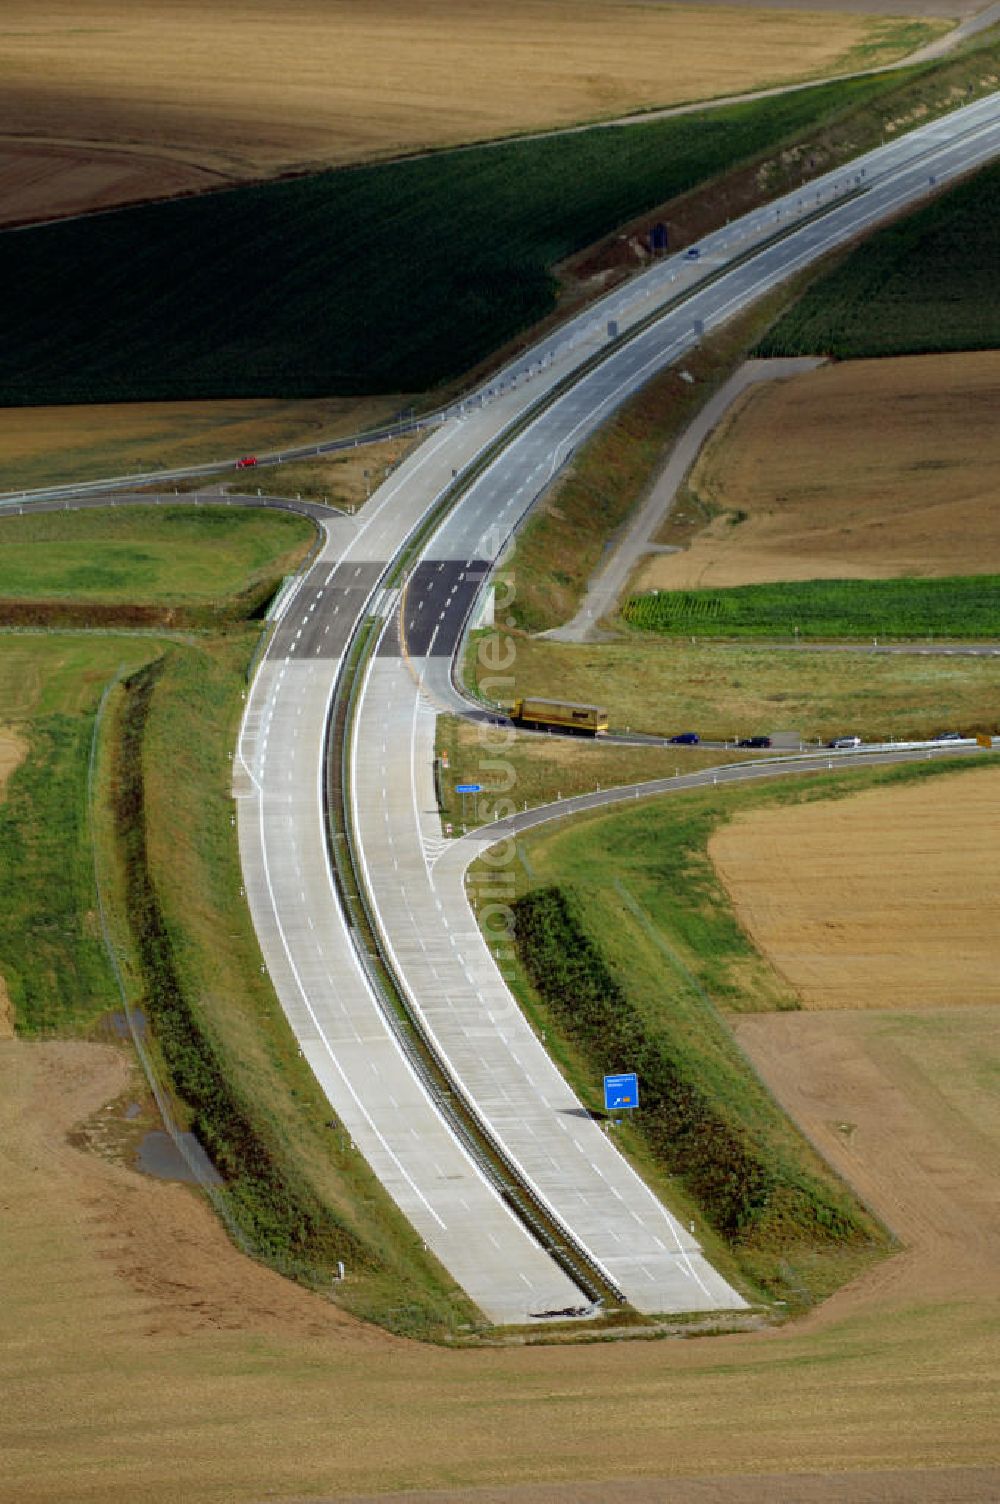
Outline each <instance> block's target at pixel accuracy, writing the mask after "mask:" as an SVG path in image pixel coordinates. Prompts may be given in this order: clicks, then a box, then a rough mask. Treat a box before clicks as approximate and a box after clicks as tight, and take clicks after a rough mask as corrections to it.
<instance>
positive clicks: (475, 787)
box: [455, 783, 483, 794]
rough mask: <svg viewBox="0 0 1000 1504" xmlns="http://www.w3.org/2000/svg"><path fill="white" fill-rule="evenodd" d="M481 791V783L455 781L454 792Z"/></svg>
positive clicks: (468, 792) (473, 792)
mask: <svg viewBox="0 0 1000 1504" xmlns="http://www.w3.org/2000/svg"><path fill="white" fill-rule="evenodd" d="M482 792H483V786H482V784H481V783H456V785H455V793H456V794H481V793H482Z"/></svg>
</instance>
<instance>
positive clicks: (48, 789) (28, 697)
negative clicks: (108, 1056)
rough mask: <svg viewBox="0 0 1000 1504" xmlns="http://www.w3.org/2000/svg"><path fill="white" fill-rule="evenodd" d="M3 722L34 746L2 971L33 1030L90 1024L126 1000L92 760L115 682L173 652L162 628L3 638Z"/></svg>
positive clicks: (15, 831)
mask: <svg viewBox="0 0 1000 1504" xmlns="http://www.w3.org/2000/svg"><path fill="white" fill-rule="evenodd" d="M0 644H2V645H0V722H3V723H4V724H5V725H8V726H9V725H14V726H16V727H17V728H18V729H19V730H20V731H21V732H22V733H23V734H24V735H25V737H26V740H27V742H28V756H27V758H26V760H25V762H24V764H23V765H22V767H20V768H19V769H18V770H17V771H16V772H15V773H14V775H13V777H12V778H11V780H10V783H9V785H8V787H7V791H6V797H5V798H4V799H3V801H2V802H0V974H2V976H3V977H4V980H5V981H6V984H7V990H8V992H9V993H10V997H11V1001H12V1003H13V1005H14V1012H15V1016H16V1019H17V1028H18V1032H19V1033H21V1034H25V1035H32V1036H34V1035H39V1034H47V1033H51V1032H54V1031H58V1032H63V1033H66V1032H70V1033H72V1032H76V1031H78V1030H81V1029H86V1028H87V1027H88V1026H89V1025H90V1024H92V1023H93V1021H94V1019H95V1018H97V1017H98V1016H99V1015H101V1014H102V1013H105V1012H106V1011H107V1010H108V1009H110V1008H115V1007H117V1005H118V993H117V991H116V989H115V980H114V976H113V974H112V971H111V968H110V966H109V965H108V960H107V957H106V956H105V954H104V950H103V947H102V944H101V936H100V931H99V930H98V928H97V926H96V924H95V922H94V863H93V855H92V851H91V844H90V832H89V827H88V820H87V763H88V759H89V756H90V744H91V737H92V735H93V728H94V717H95V715H96V713H97V706H98V703H99V701H100V698H101V694H102V692H103V690H104V686H105V684H106V683H107V682H108V681H109V680H111V679H113V678H115V676H116V675H117V674H118V673H120V672H129V671H133V670H135V669H137V668H139V667H140V666H141V665H142V664H143V663H145V662H148V661H149V659H150V658H153V657H156V656H157V655H158V654H159V653H160V652H162V650H163V644H162V643H161V642H158V641H157V640H156V639H155V638H154V639H150V638H144V639H139V638H135V637H114V636H106V637H104V636H102V637H97V638H88V639H82V638H80V637H74V636H71V635H68V634H62V633H52V634H48V635H45V636H27V635H26V636H17V637H11V636H5V637H3V638H2V639H0Z"/></svg>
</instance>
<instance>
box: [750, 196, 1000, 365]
mask: <svg viewBox="0 0 1000 1504" xmlns="http://www.w3.org/2000/svg"><path fill="white" fill-rule="evenodd" d="M997 346H1000V167H991V168H988V169H987V170H985V171H983V172H980V173H978V174H977V176H976V177H974V178H972V179H970V180H969V182H967V183H963V184H961V185H960V186H959V187H958V188H954V189H952V190H951V192H950V193H947V194H945V195H944V196H943V197H942V198H940V199H938V200H937V201H936V202H935V203H933V204H930V205H929V206H928V207H927V208H926V209H923V210H921V211H920V212H919V213H916V214H911V215H909V216H908V217H907V218H906V219H904V220H901V221H900V222H899V223H898V224H894V225H890V226H889V228H888V229H885V230H881V231H880V232H879V233H878V234H876V235H873V236H872V237H871V239H870V240H867V241H865V243H864V244H863V245H860V246H858V248H857V250H855V251H853V252H852V254H851V255H850V256H848V258H847V260H846V261H844V262H842V263H841V265H840V266H838V267H837V268H836V270H835V271H833V272H831V273H830V275H829V276H827V277H824V278H822V280H820V281H818V282H814V283H813V285H812V286H811V287H810V288H809V289H808V291H807V292H806V293H805V294H804V295H803V296H802V298H800V299H799V301H798V303H796V304H795V306H794V307H793V308H791V309H790V310H789V312H788V313H786V314H785V316H784V318H782V319H780V320H779V322H778V323H777V324H776V325H775V326H774V328H773V329H772V330H771V331H770V333H769V334H768V335H767V336H766V338H765V339H763V340H762V341H761V343H760V345H759V346H758V347H757V350H756V351H755V354H757V355H813V354H816V355H835V356H837V357H839V358H840V359H842V360H847V359H858V358H861V357H864V356H875V355H911V354H913V355H917V354H930V353H932V352H934V351H940V350H992V349H995V348H996V347H997Z"/></svg>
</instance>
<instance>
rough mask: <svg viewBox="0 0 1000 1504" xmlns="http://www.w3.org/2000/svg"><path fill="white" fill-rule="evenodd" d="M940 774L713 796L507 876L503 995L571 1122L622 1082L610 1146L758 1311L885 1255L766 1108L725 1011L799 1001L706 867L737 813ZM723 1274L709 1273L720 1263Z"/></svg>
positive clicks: (839, 1191) (566, 847)
mask: <svg viewBox="0 0 1000 1504" xmlns="http://www.w3.org/2000/svg"><path fill="white" fill-rule="evenodd" d="M947 771H951V772H953V771H954V770H953V769H951V770H948V769H933V768H932V769H929V770H928V769H924V768H923V767H921V768H918V769H902V770H899V771H897V772H893V773H890V774H885V773H879V772H876V771H872V772H868V773H859V774H857V775H854V774H852V775H850V776H849V777H837V776H830V775H823V776H821V777H810V778H809V780H808V781H806V780H804V779H803V780H795V781H792V780H789V781H788V782H787V783H785V784H782V785H779V786H771V787H770V788H768V789H766V790H765V789H760V788H752V789H725V790H719V789H713V790H711V791H710V792H706V793H698V794H686V795H683V796H677V797H674V798H670V799H663V800H659V801H652V802H646V803H644V804H643V805H642V806H640V807H639V808H638V809H636V810H629V811H626V812H622V811H617V812H615V813H614V814H611V815H608V814H603V815H601V814H597V815H591V816H586V817H583V818H581V819H578V820H576V821H574V822H573V823H572V825H570V826H560V827H556V828H555V829H554V830H552V831H540V832H536V833H534V834H529V835H528V836H527V838H525V839H524V840H523V841H522V842H520V843H519V853H520V855H521V862H520V864H519V866H518V868H517V869H516V872H517V882H518V896H517V900H516V903H515V912H516V915H517V931H516V934H517V947H518V955H519V962H518V968H517V975H516V977H515V980H514V986H515V991H516V992H517V994H518V996H519V998H520V999H521V1001H522V1003H523V1004H524V1006H525V1008H526V1009H527V1011H528V1013H529V1016H530V1017H531V1018H532V1020H533V1022H534V1024H535V1026H536V1028H539V1029H541V1030H544V1032H545V1035H546V1040H547V1043H548V1045H549V1048H550V1049H551V1050H552V1052H553V1054H554V1055H555V1056H556V1058H557V1059H558V1060H559V1062H560V1065H561V1067H562V1069H563V1070H564V1071H565V1072H566V1073H567V1075H568V1076H569V1077H570V1079H571V1080H572V1081H573V1083H574V1085H575V1087H576V1088H577V1090H578V1091H579V1092H580V1094H581V1097H582V1100H583V1101H584V1103H585V1105H587V1106H588V1107H590V1108H591V1110H592V1111H595V1112H598V1113H600V1110H601V1077H602V1075H603V1074H604V1073H605V1072H606V1071H618V1070H624V1069H633V1068H637V1069H638V1072H639V1076H640V1099H641V1102H642V1106H641V1109H640V1111H639V1112H638V1113H636V1114H635V1115H634V1117H630V1118H629V1121H628V1122H627V1123H625V1124H623V1125H622V1127H621V1128H620V1129H618V1130H617V1136H618V1141H619V1143H620V1145H621V1147H622V1148H623V1150H625V1152H627V1153H629V1154H630V1156H634V1157H635V1161H636V1164H637V1167H638V1168H639V1169H640V1170H641V1172H642V1173H643V1174H645V1175H647V1176H648V1177H649V1178H650V1180H651V1182H652V1183H653V1184H654V1185H656V1187H657V1189H658V1190H659V1191H660V1193H661V1194H663V1195H664V1196H665V1198H666V1200H667V1201H668V1202H669V1203H670V1204H671V1206H672V1207H673V1208H674V1210H675V1211H677V1212H678V1214H679V1215H682V1216H685V1217H687V1216H688V1215H689V1214H694V1215H695V1216H696V1217H697V1218H698V1220H699V1222H700V1224H701V1227H700V1230H702V1231H703V1230H705V1229H706V1228H707V1230H708V1236H707V1239H706V1249H707V1251H708V1252H709V1254H710V1256H713V1255H716V1256H717V1255H718V1253H719V1250H720V1249H722V1250H724V1251H727V1252H728V1257H729V1258H730V1259H732V1260H734V1261H735V1265H736V1267H737V1268H738V1269H739V1270H741V1271H742V1273H743V1275H744V1277H745V1278H748V1279H749V1280H751V1281H752V1282H753V1284H754V1285H756V1286H757V1287H758V1288H759V1289H762V1290H764V1291H765V1292H766V1293H767V1294H768V1296H769V1297H770V1298H772V1299H781V1300H785V1301H787V1302H788V1305H789V1308H790V1309H802V1308H804V1307H806V1306H808V1305H810V1304H812V1303H813V1302H814V1301H816V1300H819V1299H822V1298H823V1297H824V1296H826V1295H828V1294H829V1293H830V1292H831V1291H832V1290H833V1289H835V1288H837V1287H838V1286H839V1285H840V1284H842V1283H844V1282H845V1281H847V1280H849V1279H851V1278H853V1277H854V1276H855V1275H856V1274H857V1273H858V1272H860V1270H861V1269H862V1268H863V1267H864V1266H865V1265H867V1264H868V1263H870V1262H871V1261H872V1260H873V1259H877V1258H879V1257H881V1256H883V1255H884V1254H885V1252H886V1251H887V1250H888V1248H889V1247H890V1241H889V1239H888V1238H887V1237H886V1235H885V1233H884V1231H883V1230H882V1229H880V1228H879V1227H878V1226H877V1225H876V1224H875V1223H874V1222H873V1220H872V1219H871V1218H870V1217H869V1215H868V1214H867V1213H866V1211H865V1210H864V1208H863V1207H861V1206H860V1205H859V1203H858V1202H857V1200H856V1199H855V1197H854V1196H853V1194H852V1193H851V1192H850V1191H849V1190H848V1189H847V1188H846V1187H845V1186H844V1185H843V1184H842V1183H841V1182H839V1181H838V1180H837V1179H836V1178H835V1177H834V1176H833V1175H832V1174H831V1173H830V1172H829V1170H828V1169H827V1167H826V1166H825V1165H824V1163H823V1162H822V1161H821V1160H820V1159H819V1157H818V1156H817V1155H816V1154H815V1152H814V1151H813V1150H812V1149H811V1147H810V1146H809V1145H808V1144H807V1143H806V1142H805V1140H804V1139H803V1138H802V1137H801V1136H800V1135H799V1134H798V1132H797V1131H796V1130H795V1128H794V1127H793V1126H792V1125H791V1124H790V1123H789V1122H788V1120H787V1119H786V1118H785V1117H784V1115H783V1114H782V1113H781V1111H780V1110H779V1109H778V1107H777V1106H776V1104H775V1103H774V1101H773V1100H772V1098H771V1097H770V1095H769V1093H768V1092H767V1091H766V1089H765V1088H764V1087H763V1085H762V1084H761V1082H760V1081H759V1080H758V1078H757V1077H756V1075H755V1074H754V1072H753V1071H752V1069H751V1068H750V1066H749V1065H748V1063H747V1061H746V1058H745V1057H744V1055H743V1054H742V1052H741V1051H740V1050H739V1048H738V1047H737V1046H736V1044H735V1042H734V1040H733V1037H732V1034H731V1031H730V1029H729V1027H728V1025H727V1023H726V1013H727V1012H740V1011H760V1010H769V1009H774V1008H779V1009H781V1008H785V1009H788V1008H792V1009H794V1008H796V1007H798V1000H797V999H796V997H795V996H794V994H793V993H791V992H790V991H789V989H788V988H787V986H785V984H784V983H783V982H782V981H781V980H780V979H779V978H778V977H777V976H776V975H775V974H774V973H773V972H772V971H771V970H770V968H769V967H768V966H767V964H766V963H765V962H764V961H763V959H762V958H761V957H760V956H759V955H758V954H757V952H756V951H755V950H754V949H753V947H752V945H751V944H750V942H749V941H748V939H747V937H746V935H745V934H744V932H743V931H742V929H741V928H740V926H739V924H738V923H737V922H736V920H735V917H734V915H733V912H732V909H731V906H730V904H729V901H728V898H727V896H726V894H725V890H724V889H723V887H722V885H721V883H720V882H719V880H718V878H717V876H716V874H715V871H714V869H713V867H712V864H711V862H710V860H709V858H708V855H707V850H706V848H707V843H708V840H709V837H710V835H711V833H712V831H713V830H715V829H716V828H717V827H718V826H719V825H720V824H721V823H723V822H725V821H726V820H728V819H729V818H731V817H732V815H734V814H735V813H737V812H738V811H740V810H745V809H748V808H751V807H761V806H762V805H765V804H770V805H776V804H777V805H780V804H788V803H798V802H800V801H803V800H813V799H827V798H830V797H838V796H844V795H847V794H849V793H852V792H854V791H855V790H857V789H858V788H861V787H866V786H871V785H873V784H876V783H880V784H885V783H892V782H901V781H907V780H909V779H913V778H915V777H917V778H919V777H924V776H934V775H935V774H936V773H942V772H947ZM723 1261H724V1265H725V1256H724V1260H723Z"/></svg>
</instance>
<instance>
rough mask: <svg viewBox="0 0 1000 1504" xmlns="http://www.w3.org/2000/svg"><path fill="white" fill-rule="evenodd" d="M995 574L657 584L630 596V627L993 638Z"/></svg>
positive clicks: (764, 634)
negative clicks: (717, 585) (679, 586)
mask: <svg viewBox="0 0 1000 1504" xmlns="http://www.w3.org/2000/svg"><path fill="white" fill-rule="evenodd" d="M998 586H1000V576H998V575H991V574H976V575H955V576H952V577H950V578H947V579H894V580H785V581H780V582H778V583H775V584H767V585H742V586H734V587H733V588H731V589H727V590H660V591H653V592H651V593H650V594H646V595H633V596H631V597H630V598H629V599H628V600H627V601H626V602H625V605H624V606H623V608H622V616H623V618H624V620H625V621H626V622H627V623H628V625H629V626H630V627H634V628H636V629H637V630H638V631H640V632H657V633H660V634H661V635H663V636H670V637H690V636H691V635H695V636H698V637H726V638H731V639H733V638H745V637H760V638H769V639H782V638H783V639H784V640H785V641H787V640H788V639H789V638H790V637H793V636H794V637H797V638H800V639H802V640H803V641H808V640H809V639H810V638H811V639H813V640H814V641H824V640H825V639H828V638H846V639H850V638H855V639H858V638H870V639H872V640H876V639H877V640H878V641H882V640H885V639H888V638H895V639H900V640H912V639H913V638H935V637H944V638H955V639H961V640H963V641H965V642H976V641H979V640H982V639H987V640H988V639H991V638H993V637H995V635H996V631H997V589H998Z"/></svg>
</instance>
